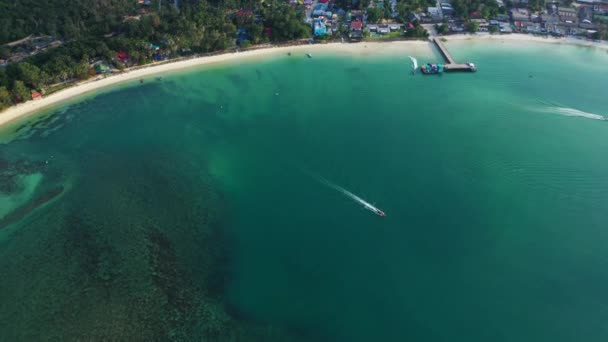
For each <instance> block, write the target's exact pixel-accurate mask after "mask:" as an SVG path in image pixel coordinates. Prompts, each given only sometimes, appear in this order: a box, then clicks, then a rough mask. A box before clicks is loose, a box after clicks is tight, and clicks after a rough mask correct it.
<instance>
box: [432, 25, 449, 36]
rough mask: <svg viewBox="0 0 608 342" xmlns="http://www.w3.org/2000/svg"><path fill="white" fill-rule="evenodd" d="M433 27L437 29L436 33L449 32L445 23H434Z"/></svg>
mask: <svg viewBox="0 0 608 342" xmlns="http://www.w3.org/2000/svg"><path fill="white" fill-rule="evenodd" d="M435 29H437V33H439V34H448V33H450V27H449V26H448V25H447V24H437V25H435Z"/></svg>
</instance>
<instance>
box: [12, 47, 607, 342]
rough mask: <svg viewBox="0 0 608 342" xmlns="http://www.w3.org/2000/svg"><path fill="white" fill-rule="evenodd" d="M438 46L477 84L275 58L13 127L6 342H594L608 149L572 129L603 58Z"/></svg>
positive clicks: (357, 64)
mask: <svg viewBox="0 0 608 342" xmlns="http://www.w3.org/2000/svg"><path fill="white" fill-rule="evenodd" d="M448 47H449V48H450V49H452V53H453V55H454V57H455V58H456V59H458V60H463V61H464V60H472V61H474V62H475V63H476V64H477V65H478V68H479V72H477V73H475V74H445V75H443V76H441V77H435V76H430V77H429V76H426V77H425V76H422V75H416V76H411V75H409V74H408V71H409V69H408V68H409V63H410V61H409V58H408V57H407V54H404V55H399V56H378V57H369V56H368V57H356V56H352V57H345V56H339V57H338V56H333V57H332V56H330V55H323V54H315V57H314V58H313V59H308V58H306V57H305V56H304V55H302V56H296V55H294V56H292V57H287V56H283V57H280V58H274V59H272V60H269V61H267V62H255V63H254V62H251V63H244V64H240V65H237V64H234V63H232V64H229V65H226V66H223V67H214V68H213V69H208V70H201V71H196V72H190V73H179V74H174V75H170V76H165V77H163V80H162V81H161V82H157V81H154V80H153V79H151V80H147V81H146V82H145V83H144V84H143V85H139V84H138V82H133V84H131V85H130V86H128V87H122V89H120V90H119V91H113V92H109V93H104V94H102V95H99V96H97V97H95V98H88V99H86V100H85V101H84V102H80V103H77V104H72V105H70V106H69V107H67V108H64V109H62V110H58V111H56V112H55V113H54V114H53V115H50V116H46V117H42V118H36V119H33V121H32V120H30V121H29V122H27V123H25V124H21V125H15V126H14V127H12V128H11V130H13V131H15V130H17V129H18V132H16V133H14V134H13V135H12V136H13V137H16V138H15V139H13V140H12V142H10V143H8V144H5V145H3V146H2V160H3V161H4V160H6V161H7V162H6V163H3V164H2V165H3V170H8V171H6V172H4V171H3V172H4V173H2V175H5V174H26V175H38V174H40V175H41V176H40V177H41V180H40V183H38V185H35V184H33V183H32V182H30V184H31V185H32V187H35V189H34V190H32V193H31V195H28V196H30V197H31V199H30V201H33V202H34V203H36V205H34V206H30V207H29V208H26V209H28V210H26V211H27V212H22V213H21V215H20V216H19V219H18V220H17V221H16V222H15V220H13V221H10V222H8V224H5V225H3V226H0V270H2V273H3V277H2V278H3V279H4V281H3V282H0V322H2V323H0V331H2V334H3V335H4V337H5V339H7V340H22V339H36V340H40V339H60V340H74V339H78V338H80V339H94V340H96V339H104V338H105V339H112V338H119V337H120V338H125V337H127V338H129V339H135V340H139V339H143V340H154V339H161V340H197V339H203V338H207V339H211V340H213V339H215V340H229V339H230V338H241V339H242V340H251V341H255V340H264V341H268V340H273V339H274V340H277V341H290V340H293V341H296V340H297V341H372V340H377V341H396V340H405V339H411V340H420V341H447V340H450V341H451V340H463V341H464V340H466V341H488V340H495V341H538V340H552V341H572V340H578V339H580V338H581V336H584V339H585V340H586V341H603V340H605V339H606V338H607V337H608V328H607V327H608V325H606V324H605V322H606V321H608V309H607V308H608V306H606V303H607V302H608V298H607V297H606V295H605V293H604V292H605V291H604V288H605V287H606V286H607V285H608V274H607V273H606V272H605V270H604V267H603V266H604V265H605V263H606V260H607V258H606V257H607V255H606V252H605V248H604V246H605V245H606V243H607V242H608V234H606V233H605V230H604V229H603V228H604V227H605V221H606V219H607V218H608V214H607V212H608V211H607V210H608V160H606V158H604V157H603V156H604V152H605V151H606V148H607V147H608V135H606V133H607V130H608V126H607V125H606V123H605V122H604V121H601V120H596V118H597V117H594V116H589V115H587V116H585V115H574V116H573V115H565V114H564V113H566V114H568V113H570V114H572V113H585V114H593V115H598V116H602V117H605V116H606V115H608V112H607V110H608V109H607V108H606V107H605V101H603V97H604V93H605V91H604V90H603V86H605V80H604V77H603V75H604V74H605V73H606V72H607V71H608V66H606V65H608V64H607V63H606V59H607V57H606V54H605V53H602V51H599V50H594V49H582V48H577V47H569V46H551V45H544V44H538V45H525V46H522V45H521V44H517V43H509V42H505V43H487V44H484V45H481V44H477V43H473V44H471V43H470V42H455V43H448ZM549 51H551V52H552V54H549V53H548V52H549ZM416 57H417V58H418V60H419V62H420V63H423V62H426V61H435V59H436V58H437V57H436V55H435V54H433V53H431V52H429V53H428V54H427V55H426V56H416ZM589 65H593V66H594V67H593V68H590V67H589ZM560 108H561V109H560ZM554 109H555V110H554ZM20 126H22V127H21V128H19V127H20ZM5 134H6V133H5ZM9 135H10V134H9ZM19 165H21V166H20V167H17V166H19ZM24 165H25V166H24ZM26 166H27V167H26ZM311 173H313V174H317V175H321V176H322V177H324V178H327V179H328V180H330V181H331V182H334V183H335V184H337V185H339V186H341V187H344V188H345V189H347V190H348V191H351V192H353V193H354V194H356V195H357V196H360V197H362V198H364V199H365V200H366V201H369V202H370V203H375V205H376V206H377V207H379V208H380V209H382V210H384V211H385V212H386V213H387V217H386V218H380V217H378V216H375V215H373V213H371V212H370V211H367V210H364V209H363V208H362V207H361V206H360V205H358V204H357V203H355V202H354V201H352V200H350V199H349V198H347V197H345V196H344V195H343V194H340V193H339V192H337V191H335V190H332V189H331V188H328V187H326V186H324V185H323V184H320V183H319V182H318V181H317V180H316V179H315V178H314V177H312V176H311ZM30 177H31V176H30ZM1 181H2V182H3V184H6V185H7V186H6V187H3V188H6V189H8V190H6V191H5V193H3V194H2V196H8V197H10V196H13V197H14V198H20V199H21V200H23V196H24V195H23V194H24V192H23V191H24V190H23V187H20V189H21V192H19V191H18V190H16V188H11V187H10V185H14V182H12V178H11V177H8V176H7V177H4V176H3V177H2V179H1ZM34 185H35V186H34ZM59 187H61V189H62V191H61V192H60V193H59V194H56V193H55V192H52V191H53V189H57V188H59ZM17 188H19V187H17ZM28 189H29V188H28ZM28 191H29V190H28ZM49 191H51V192H52V193H53V194H56V195H54V196H52V197H49V196H47V197H44V196H43V195H44V194H45V193H49ZM19 196H21V197H19ZM2 198H5V197H2ZM37 198H38V199H39V200H38V201H36V199H37ZM40 198H42V200H40ZM3 203H4V202H3ZM0 212H1V211H0ZM0 223H1V222H0Z"/></svg>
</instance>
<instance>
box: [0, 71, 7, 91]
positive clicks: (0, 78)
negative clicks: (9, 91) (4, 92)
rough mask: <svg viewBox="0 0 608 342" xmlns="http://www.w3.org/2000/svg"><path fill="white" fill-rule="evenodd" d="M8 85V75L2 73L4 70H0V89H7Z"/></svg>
mask: <svg viewBox="0 0 608 342" xmlns="http://www.w3.org/2000/svg"><path fill="white" fill-rule="evenodd" d="M8 85H9V80H8V75H7V74H6V73H5V72H4V70H2V69H0V87H8Z"/></svg>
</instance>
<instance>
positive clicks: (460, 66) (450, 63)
mask: <svg viewBox="0 0 608 342" xmlns="http://www.w3.org/2000/svg"><path fill="white" fill-rule="evenodd" d="M432 42H433V43H434V44H435V46H436V47H437V49H439V52H441V56H443V58H444V59H445V61H446V63H445V64H444V66H443V69H444V70H445V71H477V68H476V67H475V64H473V63H457V62H456V61H455V60H454V57H452V55H451V54H450V51H448V49H447V48H446V47H445V45H443V43H442V42H441V41H440V40H439V39H437V38H432Z"/></svg>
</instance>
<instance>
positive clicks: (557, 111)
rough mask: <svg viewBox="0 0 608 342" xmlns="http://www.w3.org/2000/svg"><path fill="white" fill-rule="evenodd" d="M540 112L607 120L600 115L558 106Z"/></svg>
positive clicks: (545, 108)
mask: <svg viewBox="0 0 608 342" xmlns="http://www.w3.org/2000/svg"><path fill="white" fill-rule="evenodd" d="M541 111H542V112H544V113H554V114H559V115H563V116H578V117H582V118H587V119H593V120H601V121H606V120H608V118H606V117H605V116H603V115H600V114H594V113H587V112H583V111H582V110H578V109H575V108H568V107H558V106H551V107H544V108H542V109H541Z"/></svg>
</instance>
